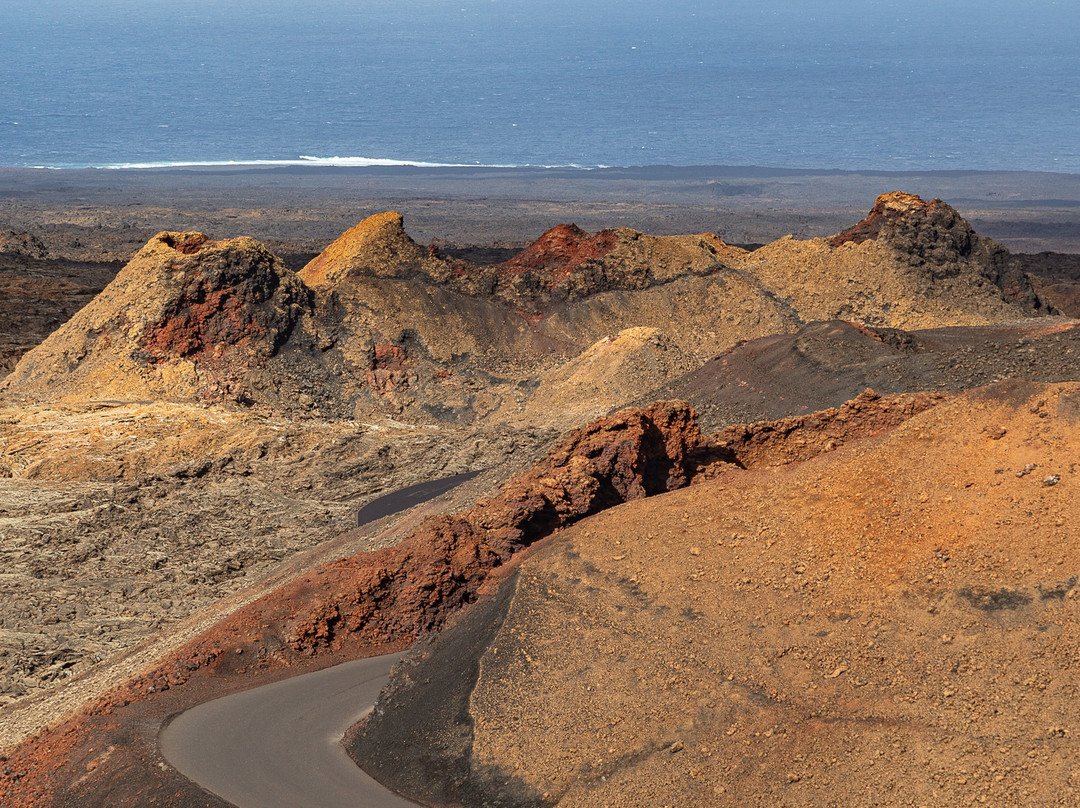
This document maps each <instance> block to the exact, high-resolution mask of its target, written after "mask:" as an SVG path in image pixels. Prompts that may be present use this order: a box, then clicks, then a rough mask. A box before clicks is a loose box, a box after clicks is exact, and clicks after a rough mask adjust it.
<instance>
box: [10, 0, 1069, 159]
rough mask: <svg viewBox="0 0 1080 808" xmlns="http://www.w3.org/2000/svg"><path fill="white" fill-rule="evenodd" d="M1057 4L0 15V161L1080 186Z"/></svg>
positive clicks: (149, 3)
mask: <svg viewBox="0 0 1080 808" xmlns="http://www.w3.org/2000/svg"><path fill="white" fill-rule="evenodd" d="M1078 41H1080V3H1076V2H1075V1H1074V0H1059V1H1058V2H1053V0H1025V1H1022V0H979V2H975V1H974V0H907V1H906V2H888V1H886V2H874V3H866V2H854V1H853V0H713V2H704V0H702V1H701V2H694V1H692V0H666V2H645V1H644V0H622V1H621V2H618V3H615V2H596V1H595V0H531V2H530V1H529V0H307V1H306V2H301V1H300V0H182V2H180V1H177V2H162V0H94V2H93V3H88V2H85V0H80V1H79V2H72V0H3V8H2V10H0V165H9V166H48V167H58V168H60V167H86V166H99V167H110V166H139V165H147V166H154V165H174V164H186V163H241V164H243V163H259V162H261V161H270V162H286V163H290V162H292V163H300V164H351V165H368V164H389V165H393V164H407V163H430V164H452V165H459V164H460V165H495V166H502V165H506V166H522V165H533V166H581V167H594V166H647V165H676V166H692V165H757V166H773V167H781V168H817V169H834V168H838V169H850V170H896V171H922V170H943V169H963V170H970V169H985V170H1034V171H1058V172H1069V173H1080V136H1078V133H1080V92H1078V89H1077V88H1080V46H1078V45H1077V42H1078Z"/></svg>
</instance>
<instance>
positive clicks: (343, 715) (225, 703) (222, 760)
mask: <svg viewBox="0 0 1080 808" xmlns="http://www.w3.org/2000/svg"><path fill="white" fill-rule="evenodd" d="M400 656H401V655H400V654H388V655H385V656H378V657H370V658H368V659H357V660H354V661H352V662H345V663H343V664H341V665H335V666H334V667H332V668H327V669H326V670H321V671H317V672H315V673H309V674H305V675H303V676H297V677H294V678H292V679H286V680H285V681H283V682H275V683H274V684H270V685H264V686H262V687H257V688H254V689H252V690H245V691H243V692H241V693H234V694H233V695H231V696H226V697H224V698H221V699H215V700H214V701H209V702H206V703H205V704H200V705H199V706H198V707H194V708H192V709H190V710H188V711H186V712H184V713H181V714H180V715H179V716H177V717H176V718H175V719H174V720H173V721H172V722H170V723H169V724H166V725H165V727H163V728H162V730H161V733H160V735H159V737H158V743H159V744H160V747H161V752H162V755H163V756H164V757H165V759H166V760H167V761H169V763H171V764H172V765H173V766H174V767H175V768H176V769H177V770H178V771H179V772H180V773H181V774H183V775H184V776H186V777H187V778H188V779H190V780H192V781H194V782H196V783H198V784H199V785H200V786H202V787H203V788H205V789H207V790H208V791H211V792H213V793H214V794H217V795H218V796H219V797H221V798H223V799H225V800H228V801H229V802H231V803H233V804H234V805H236V806H237V807H238V808H416V805H415V803H412V802H410V801H408V800H406V799H403V798H402V797H399V796H398V795H397V794H394V793H393V792H392V791H388V790H387V789H385V788H383V787H382V786H381V785H379V784H378V783H377V782H375V781H374V780H372V779H371V778H370V777H368V776H367V774H365V773H364V771H363V769H361V768H360V767H359V766H357V765H356V763H354V762H353V760H352V759H351V758H350V757H349V756H348V755H347V754H346V753H345V747H344V746H343V745H342V744H341V738H342V736H343V735H344V734H345V731H346V730H347V729H348V728H349V727H351V726H352V725H353V724H355V723H356V722H357V721H359V720H360V719H361V718H362V717H363V716H364V715H365V714H366V713H367V712H368V711H369V710H370V709H371V706H372V705H373V704H374V703H375V699H376V698H378V695H379V691H380V690H381V689H382V687H383V685H384V684H385V683H386V680H387V678H388V677H389V675H390V668H391V667H392V666H393V664H394V662H396V661H397V660H398V659H399V658H400Z"/></svg>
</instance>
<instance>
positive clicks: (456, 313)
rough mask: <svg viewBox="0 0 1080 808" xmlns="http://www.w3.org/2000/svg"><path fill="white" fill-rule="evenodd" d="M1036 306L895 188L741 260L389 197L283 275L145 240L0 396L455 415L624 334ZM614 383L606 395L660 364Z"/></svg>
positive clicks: (903, 320) (1014, 268) (995, 250)
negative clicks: (481, 227)
mask: <svg viewBox="0 0 1080 808" xmlns="http://www.w3.org/2000/svg"><path fill="white" fill-rule="evenodd" d="M1044 308H1045V307H1044V306H1043V305H1042V304H1041V302H1040V301H1039V299H1038V298H1037V296H1035V295H1034V293H1033V292H1032V290H1031V287H1030V284H1029V282H1028V279H1027V276H1026V275H1024V273H1023V272H1022V271H1021V270H1020V269H1019V268H1018V265H1017V264H1016V262H1015V261H1014V260H1013V259H1012V258H1011V257H1010V256H1009V255H1008V253H1007V252H1005V251H1004V250H1003V249H1002V248H1000V247H998V246H997V245H995V244H993V242H989V241H988V240H986V239H981V238H980V237H978V236H977V235H975V234H974V233H973V231H971V228H970V226H969V225H967V223H966V222H964V221H963V220H962V219H961V218H960V217H959V216H958V215H957V214H956V212H955V211H954V210H953V209H952V208H950V207H949V206H948V205H946V204H945V203H943V202H941V201H940V200H935V201H933V202H929V203H927V202H923V201H922V200H920V199H918V198H917V197H913V196H909V195H905V194H898V193H897V194H889V195H885V196H883V197H881V198H880V199H879V200H878V203H877V205H876V206H875V208H874V211H873V212H871V214H870V216H869V217H868V218H867V219H866V220H865V221H864V222H863V223H861V224H860V225H857V226H856V227H855V228H853V229H852V230H851V231H849V232H847V233H845V234H840V235H838V236H836V237H834V238H833V239H830V240H826V239H816V240H812V241H806V242H798V241H794V240H792V239H784V240H781V241H779V242H776V243H774V244H771V245H768V246H766V247H763V248H761V249H759V250H756V251H754V252H752V253H748V252H746V251H744V250H740V249H738V248H734V247H730V246H728V245H726V244H724V243H723V242H722V241H720V239H719V238H717V237H716V236H713V235H709V234H705V235H699V236H665V237H656V236H648V235H645V234H642V233H637V232H635V231H631V230H627V229H625V228H620V229H616V230H607V231H601V232H599V233H596V234H591V235H590V234H588V233H585V232H583V231H581V230H579V229H577V228H575V227H572V226H559V227H556V228H554V229H552V230H550V231H548V232H547V233H545V234H544V235H543V236H542V237H541V238H540V239H539V240H538V241H537V242H535V243H534V244H532V245H531V246H530V247H528V248H526V249H525V250H523V251H522V252H520V253H519V254H517V255H515V256H514V257H512V258H510V259H509V260H507V261H504V262H502V263H497V264H474V263H471V262H469V261H466V260H464V259H460V258H443V257H441V256H440V255H439V254H438V251H437V250H436V249H434V248H429V249H426V250H425V249H424V248H422V247H420V246H419V245H417V244H416V243H415V242H414V241H413V240H412V239H411V238H409V236H408V235H407V234H406V233H405V231H404V228H403V224H402V218H401V216H400V215H398V214H396V213H393V212H390V213H385V214H379V215H376V216H372V217H370V218H368V219H366V220H365V221H363V222H361V223H360V224H358V225H357V226H356V227H354V228H352V229H351V230H349V231H348V232H347V233H345V234H343V235H342V236H341V237H340V238H339V239H337V240H336V241H335V242H334V243H332V244H331V245H329V246H328V247H327V248H326V249H325V250H324V251H323V252H322V253H321V254H320V255H319V256H318V257H316V258H315V259H314V260H313V261H311V262H310V263H309V264H308V265H307V266H306V267H305V268H304V269H303V270H301V272H300V273H299V274H295V273H293V272H291V271H290V270H289V269H288V268H287V267H285V266H284V265H283V264H282V263H281V262H280V261H279V260H277V259H276V258H274V257H273V256H272V255H271V254H270V253H269V252H268V251H267V250H266V249H265V248H263V247H262V246H261V245H259V244H258V243H257V242H254V241H252V240H250V239H233V240H229V241H222V242H215V241H211V240H209V239H208V238H207V237H205V236H203V235H201V234H197V233H163V234H159V235H158V236H157V237H155V238H154V239H152V240H151V241H150V243H148V244H147V246H146V247H144V248H143V250H141V251H140V252H139V253H138V255H137V256H136V257H135V258H134V259H133V260H132V262H131V263H130V264H129V265H128V266H127V267H126V268H125V269H124V270H123V271H122V272H121V273H120V275H118V276H117V278H116V279H115V280H114V281H113V282H112V283H111V284H110V285H109V287H108V288H107V289H106V290H105V292H103V293H102V294H101V295H100V296H99V297H98V298H97V299H95V300H94V301H93V303H92V304H91V305H89V306H87V308H86V309H85V310H83V311H82V312H80V313H79V314H78V315H77V316H76V317H75V318H73V319H72V320H71V321H70V322H69V323H68V324H66V325H65V326H64V327H63V328H62V329H60V330H59V331H58V332H57V333H56V334H55V335H53V336H52V337H50V339H49V340H48V341H47V342H46V343H45V344H43V345H42V346H41V347H40V348H38V349H37V350H35V351H33V352H31V353H30V354H29V355H28V356H27V357H26V358H25V360H24V361H23V363H22V364H21V365H20V366H19V368H18V369H17V370H16V371H15V372H14V373H13V374H12V375H11V377H10V378H9V379H7V380H6V381H5V382H4V384H3V387H0V394H3V395H6V396H8V397H13V398H16V399H19V400H48V399H54V398H57V397H61V398H66V399H70V400H84V401H85V400H92V399H98V400H100V399H119V400H144V399H152V400H158V399H166V400H173V401H182V402H194V401H203V402H212V403H231V404H239V405H242V406H248V407H250V406H256V407H260V408H262V409H263V410H265V411H268V412H272V413H292V414H303V415H317V416H322V417H335V418H341V417H357V416H364V417H368V416H370V415H371V414H372V413H382V414H386V415H395V416H401V415H405V416H407V417H409V418H411V419H421V420H428V421H444V422H446V421H449V422H456V423H467V422H474V421H477V420H482V419H484V418H485V417H487V416H489V415H490V414H491V413H494V412H497V411H501V412H502V413H503V415H504V417H505V416H506V414H507V413H510V412H515V411H516V412H518V413H520V412H522V411H524V410H525V409H526V408H527V400H526V399H527V397H528V396H527V393H528V392H529V390H530V389H531V388H532V387H535V386H536V384H537V383H538V382H539V375H540V374H542V373H544V372H545V371H547V370H550V369H551V368H552V367H553V366H555V365H557V364H559V363H562V362H565V361H568V360H570V359H573V358H574V357H577V356H579V355H581V354H582V353H583V352H586V351H588V350H590V348H591V346H595V345H597V343H599V342H600V341H602V340H603V339H605V338H607V337H609V336H611V335H612V334H614V333H618V332H620V331H625V330H626V329H630V328H642V327H644V328H654V329H657V330H659V331H660V332H661V336H662V337H666V338H667V340H668V342H669V344H671V345H675V346H678V351H679V352H680V353H681V354H682V355H683V356H684V357H685V359H684V360H678V361H675V362H667V363H660V364H658V365H655V367H656V368H657V369H658V370H660V371H661V372H662V373H667V372H669V370H670V371H676V370H679V369H683V368H685V366H686V363H696V364H700V363H702V362H704V361H705V360H707V359H709V358H711V357H712V356H714V355H715V354H716V353H718V352H720V351H722V350H725V349H728V348H730V347H731V346H733V345H735V344H737V343H738V342H740V341H744V340H746V339H752V338H755V337H761V336H765V335H769V334H777V333H790V332H792V331H795V330H797V329H798V328H799V327H800V326H801V325H803V324H804V323H806V322H808V321H810V320H816V319H829V318H836V317H843V318H846V319H853V320H857V321H859V322H862V323H865V324H870V325H877V326H885V327H895V328H912V327H933V326H943V325H953V324H961V323H963V324H979V323H988V322H998V321H1002V320H1009V319H1016V318H1018V317H1029V316H1034V315H1037V314H1040V313H1043V310H1044ZM577 361H578V363H579V365H580V364H587V363H589V362H590V361H592V360H591V359H590V358H589V356H581V358H579V359H578V360H577ZM573 372H574V371H572V370H571V369H569V368H568V369H567V370H566V372H565V373H564V376H570V375H572V374H573ZM627 381H629V384H626V383H624V384H623V388H624V389H625V390H626V392H627V394H628V396H629V397H624V398H622V400H619V401H613V405H616V406H617V405H619V404H624V403H626V401H628V400H630V399H631V398H632V397H633V396H632V395H630V394H632V393H634V392H636V393H637V394H641V393H644V392H645V391H646V390H647V389H648V387H650V386H655V385H656V384H657V383H658V382H662V381H663V379H659V378H657V375H656V373H655V372H654V373H643V374H642V375H641V376H640V377H635V378H634V379H632V380H627ZM523 383H524V386H523ZM635 385H636V386H637V387H638V389H637V390H636V391H634V390H632V389H630V388H632V387H634V386H635ZM548 389H549V390H550V389H551V387H550V385H549V386H548ZM541 409H545V410H546V409H549V408H548V407H544V408H540V407H533V408H532V410H531V416H532V417H537V414H538V411H539V410H541ZM555 409H556V411H557V408H555ZM559 425H560V426H562V427H566V426H571V425H572V424H571V423H569V422H567V421H566V420H565V419H564V420H562V421H561V422H560V423H559Z"/></svg>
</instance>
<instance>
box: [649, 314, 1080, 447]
mask: <svg viewBox="0 0 1080 808" xmlns="http://www.w3.org/2000/svg"><path fill="white" fill-rule="evenodd" d="M1077 325H1078V324H1077V322H1076V321H1075V320H1064V319H1060V318H1035V319H1028V320H1020V321H1016V322H1011V323H998V324H995V325H987V326H954V327H947V328H937V329H928V330H923V331H902V330H899V329H887V328H868V327H866V326H861V325H857V324H855V323H851V322H848V321H844V320H832V321H829V322H818V323H809V324H807V325H805V326H803V327H802V328H800V329H799V330H798V331H797V332H796V333H794V334H778V335H774V336H769V337H764V338H762V339H757V340H751V341H750V342H747V343H745V344H742V345H739V346H738V347H736V348H733V349H732V350H730V351H725V352H724V353H722V354H720V355H719V356H717V357H715V358H713V359H710V360H709V361H708V362H706V363H705V364H704V365H702V366H701V367H700V368H696V369H694V370H692V371H690V372H689V373H687V374H686V375H684V376H682V377H681V378H679V379H677V380H675V381H674V382H672V383H670V384H667V385H663V386H661V387H660V388H658V389H657V390H655V391H653V392H652V393H650V395H649V396H648V397H647V398H652V397H659V398H682V399H686V400H687V401H689V402H691V403H692V404H693V405H694V407H695V408H697V410H698V412H699V413H701V419H702V424H703V425H704V426H705V427H706V428H709V429H715V428H717V427H720V426H723V425H726V424H732V423H742V422H746V421H754V420H761V419H766V418H780V417H784V416H788V415H794V414H797V413H806V412H813V411H814V410H819V409H824V408H826V407H835V406H838V405H839V404H841V403H842V402H844V401H847V400H848V399H850V398H852V397H853V396H856V395H858V394H859V393H860V392H861V391H863V390H865V389H866V388H867V387H871V388H873V389H874V390H877V391H878V392H879V393H901V392H913V391H916V390H941V391H950V392H957V391H960V390H967V389H970V388H972V387H979V386H982V385H985V384H989V383H991V382H995V381H998V380H1000V379H1008V378H1022V379H1031V380H1033V381H1043V382H1061V381H1074V380H1077V379H1080V328H1078V327H1077Z"/></svg>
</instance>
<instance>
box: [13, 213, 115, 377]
mask: <svg viewBox="0 0 1080 808" xmlns="http://www.w3.org/2000/svg"><path fill="white" fill-rule="evenodd" d="M116 271H117V270H116V267H114V266H110V265H107V264H73V263H71V262H68V261H64V260H55V259H50V258H49V255H48V251H47V250H46V249H45V247H44V245H43V244H42V243H41V241H40V240H39V239H37V238H36V237H34V236H33V235H31V234H29V233H16V232H13V231H6V232H0V379H2V378H3V377H4V376H6V375H7V374H8V373H9V372H10V371H11V370H12V368H14V367H15V364H16V363H17V362H18V361H19V359H20V358H21V357H22V355H23V354H24V353H26V352H27V351H28V350H30V349H31V348H33V347H34V346H35V345H37V344H38V343H40V342H41V341H42V340H44V339H45V338H46V337H47V336H49V334H51V333H52V332H53V331H55V330H56V329H57V328H58V327H59V326H61V325H62V324H63V323H64V322H66V321H67V320H68V319H69V318H70V317H71V316H72V315H73V314H74V313H75V312H77V311H78V310H79V309H81V308H82V307H83V306H85V305H86V304H87V303H89V302H90V301H91V300H92V299H93V297H94V295H96V294H98V293H99V292H100V291H101V290H102V289H104V288H105V285H106V284H107V283H108V282H109V281H110V280H112V278H113V276H114V275H115V274H116Z"/></svg>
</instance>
